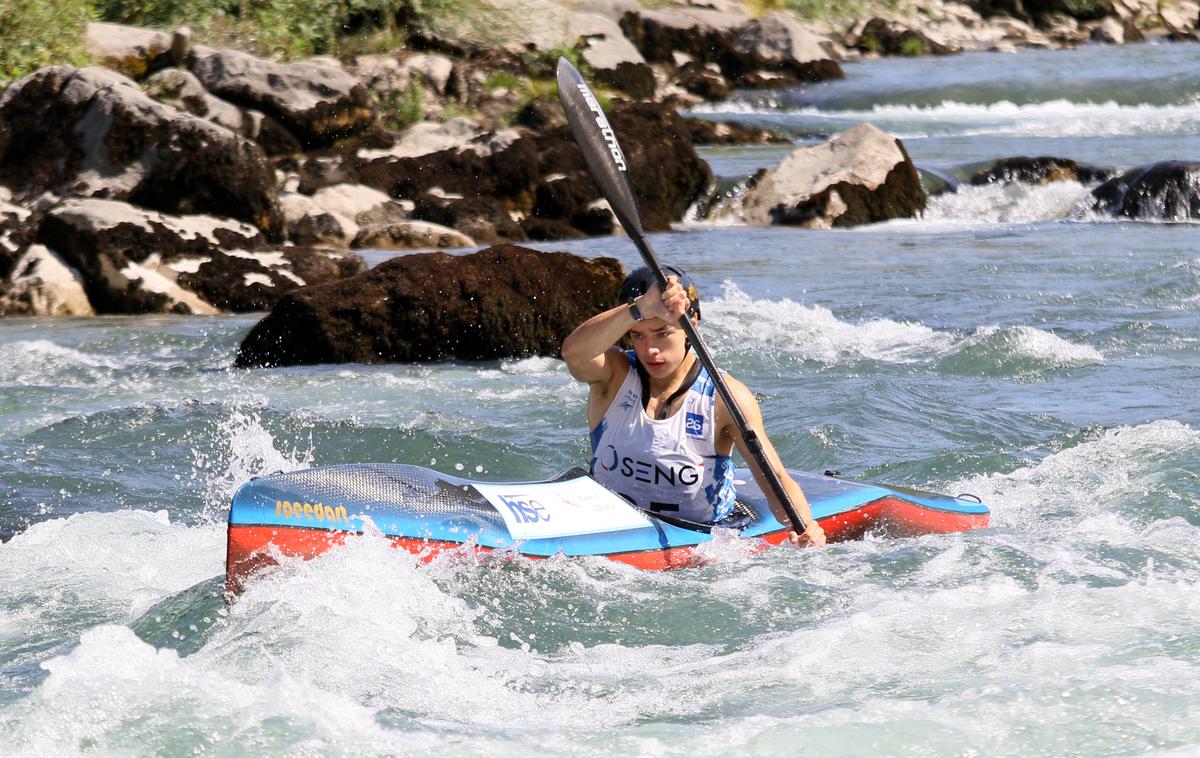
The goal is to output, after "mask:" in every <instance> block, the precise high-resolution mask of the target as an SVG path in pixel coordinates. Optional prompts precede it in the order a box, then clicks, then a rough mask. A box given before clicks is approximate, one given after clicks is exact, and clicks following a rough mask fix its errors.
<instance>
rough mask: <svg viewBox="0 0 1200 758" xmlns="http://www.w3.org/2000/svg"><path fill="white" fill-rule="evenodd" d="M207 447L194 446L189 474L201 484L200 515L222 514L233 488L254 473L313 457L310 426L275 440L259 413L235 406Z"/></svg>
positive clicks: (303, 463) (298, 465) (290, 467)
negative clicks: (303, 432) (296, 434)
mask: <svg viewBox="0 0 1200 758" xmlns="http://www.w3.org/2000/svg"><path fill="white" fill-rule="evenodd" d="M209 443H210V444H209V446H208V447H206V448H203V449H202V448H199V447H193V448H192V449H191V453H192V475H191V478H192V479H193V480H196V481H198V482H199V484H200V488H201V490H202V491H203V497H204V509H203V515H204V517H205V518H207V519H209V520H213V521H215V520H219V519H221V518H224V516H225V512H226V509H227V508H228V506H229V500H230V498H232V497H233V493H234V491H235V490H236V489H237V488H238V487H239V486H241V485H242V484H244V483H245V482H248V481H250V479H251V478H253V477H255V476H261V475H263V474H271V473H275V472H277V471H295V470H297V469H302V468H307V467H309V466H311V465H312V464H313V461H314V459H315V445H314V442H313V439H312V433H311V430H310V432H309V433H308V435H307V437H306V438H300V439H293V440H291V443H290V445H289V444H288V443H284V442H277V441H276V439H275V435H274V434H272V433H271V432H270V431H268V430H267V428H266V427H264V426H263V424H262V420H261V419H260V417H259V414H258V413H256V412H252V411H245V410H242V409H240V408H235V409H234V410H233V411H232V412H231V413H230V415H229V417H228V418H226V419H224V420H223V421H221V422H220V423H219V424H218V425H217V429H216V433H215V434H214V435H213V438H212V439H210V440H209Z"/></svg>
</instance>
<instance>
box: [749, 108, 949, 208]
mask: <svg viewBox="0 0 1200 758" xmlns="http://www.w3.org/2000/svg"><path fill="white" fill-rule="evenodd" d="M925 198H926V196H925V190H924V188H923V187H922V186H921V179H920V176H919V175H918V174H917V169H916V167H915V166H914V165H913V162H912V160H911V159H910V158H909V157H908V153H907V151H905V149H904V145H903V144H901V142H900V140H898V139H896V138H895V137H892V136H891V135H889V134H887V133H885V132H882V131H880V130H879V129H876V128H875V127H874V126H871V125H870V124H859V125H858V126H856V127H854V128H852V129H849V130H848V131H846V132H844V133H842V134H841V135H839V136H838V137H836V138H834V139H833V140H830V141H829V142H824V143H821V144H819V145H813V146H811V147H801V148H797V149H796V150H795V151H794V152H792V154H791V155H789V156H788V157H787V158H785V159H784V161H783V162H782V163H781V164H779V167H778V168H776V169H775V170H773V171H766V172H764V173H762V174H760V175H759V177H758V178H757V181H756V182H755V184H754V186H753V187H752V188H750V189H749V190H748V191H747V194H746V198H745V205H744V211H743V212H744V214H745V221H746V223H749V224H787V225H793V226H806V227H810V228H815V229H828V228H830V227H848V226H856V225H858V224H867V223H871V222H874V221H885V220H887V219H891V218H908V217H912V216H915V215H916V214H917V213H919V212H920V211H922V210H923V209H924V208H925Z"/></svg>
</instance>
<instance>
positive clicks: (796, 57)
mask: <svg viewBox="0 0 1200 758" xmlns="http://www.w3.org/2000/svg"><path fill="white" fill-rule="evenodd" d="M827 42H828V40H826V39H825V38H823V37H821V36H819V35H817V34H814V33H813V32H811V31H809V30H808V29H807V28H805V27H804V26H801V25H800V23H799V22H797V21H796V20H795V19H794V18H792V17H791V16H788V15H786V14H783V13H780V12H778V11H774V12H772V13H768V14H767V15H766V16H763V17H762V18H760V19H756V20H755V21H752V22H750V23H749V24H747V25H746V26H744V27H742V29H741V31H739V32H738V35H737V37H736V38H735V39H734V47H735V49H737V50H738V51H739V52H740V53H742V54H743V55H744V56H745V60H746V61H747V62H748V63H749V64H750V65H751V66H753V67H754V68H755V69H767V70H769V71H774V72H778V71H786V72H788V73H790V74H791V75H792V76H793V77H794V78H795V79H798V80H800V81H821V80H824V79H839V78H841V77H842V67H841V66H840V65H838V63H837V61H835V60H833V58H832V57H831V56H830V55H829V53H828V52H827V51H826V49H825V43H827Z"/></svg>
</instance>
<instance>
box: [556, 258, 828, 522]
mask: <svg viewBox="0 0 1200 758" xmlns="http://www.w3.org/2000/svg"><path fill="white" fill-rule="evenodd" d="M664 272H665V273H666V274H667V275H668V276H667V283H668V286H667V289H666V291H665V292H663V291H661V289H660V287H659V286H658V283H657V282H656V281H655V277H654V274H653V272H652V271H651V270H650V269H649V268H645V267H643V268H640V269H638V270H637V271H634V272H633V273H632V274H630V275H629V277H628V278H627V279H626V280H625V283H624V284H622V285H621V290H620V292H619V294H618V299H619V300H620V301H621V303H622V304H621V305H618V306H617V307H615V308H611V309H609V310H607V311H604V312H603V313H600V314H597V315H595V316H593V317H592V318H590V319H588V320H587V321H585V322H584V323H583V324H580V325H579V326H578V327H577V328H576V329H575V331H573V332H572V333H571V334H570V336H568V337H567V339H566V340H565V341H564V342H563V346H562V355H563V359H564V360H565V361H566V363H567V368H568V369H569V370H570V371H571V375H572V376H574V377H575V378H576V379H578V380H579V381H581V382H587V384H588V387H589V393H588V426H589V428H590V429H591V442H592V465H591V469H592V475H593V476H594V477H595V478H596V479H597V480H598V481H599V482H600V483H601V484H603V485H605V486H606V487H608V488H609V489H611V490H613V491H614V492H617V493H618V494H620V495H621V496H622V497H624V498H625V499H626V500H628V501H630V502H631V503H633V504H634V505H637V506H638V507H640V508H643V509H646V510H650V511H656V512H663V513H665V514H667V515H671V516H678V517H680V518H684V519H687V520H689V521H698V522H703V523H705V524H720V522H721V521H722V520H724V519H726V518H729V517H730V515H731V514H732V513H733V506H734V498H735V494H734V486H733V459H732V458H731V455H732V453H733V448H734V446H735V445H736V446H737V448H738V451H739V452H741V453H742V455H743V457H745V458H746V459H747V460H750V455H749V451H748V450H747V448H746V446H745V442H744V441H743V440H742V437H741V434H740V433H739V432H738V430H737V426H736V424H734V421H733V416H732V414H730V413H729V411H728V410H727V409H726V407H725V403H724V401H723V400H722V399H721V398H720V396H719V395H717V393H716V389H715V386H714V384H713V382H712V380H711V379H710V378H709V376H708V372H707V371H706V370H705V369H704V368H703V367H702V366H701V364H700V361H699V359H698V358H697V357H696V356H695V354H694V353H693V352H692V350H691V346H690V345H689V344H688V339H687V334H686V333H685V332H684V331H683V329H681V328H680V327H679V325H678V324H679V318H680V317H681V316H682V315H683V314H684V313H687V314H688V316H689V318H691V319H692V323H697V322H699V320H700V296H699V294H698V293H697V291H696V285H695V284H694V283H693V282H692V280H691V277H689V276H688V275H687V274H685V273H684V272H683V271H681V270H680V269H677V268H675V267H673V266H666V267H665V268H664ZM624 337H628V340H629V342H630V344H631V345H632V347H633V349H632V350H622V349H620V348H619V347H617V346H616V345H617V342H618V341H620V340H621V339H622V338H624ZM724 376H725V382H726V384H727V385H728V387H729V391H730V393H731V394H732V395H733V397H734V399H735V400H736V401H737V404H738V406H739V407H740V408H741V410H742V414H743V415H744V416H745V418H746V421H747V423H748V424H749V426H750V428H751V429H753V430H754V431H755V432H756V433H757V434H758V438H759V440H760V441H761V442H762V447H763V452H764V453H765V454H766V457H767V460H768V461H769V463H770V465H771V466H772V467H774V469H775V471H776V473H777V474H778V475H779V479H780V480H781V481H782V482H783V485H784V487H785V488H786V489H787V493H788V495H789V496H790V498H791V500H792V504H793V505H794V506H795V507H796V511H797V513H799V515H800V517H801V518H802V519H803V520H804V523H805V527H806V528H805V530H804V533H803V534H798V533H796V532H791V533H790V534H789V537H788V538H789V539H790V540H791V541H792V542H794V543H797V544H799V543H802V542H809V543H812V544H815V545H824V544H825V532H824V530H822V529H821V526H820V525H819V524H818V523H817V522H816V520H814V519H813V517H812V511H811V509H810V508H809V505H808V500H807V498H805V497H804V492H803V491H802V490H801V489H800V486H799V485H798V484H796V482H795V481H793V480H792V478H791V476H789V475H788V473H787V470H786V469H785V468H784V466H783V463H782V462H781V461H780V460H779V455H778V454H777V453H776V452H775V447H774V446H773V445H772V444H771V441H770V440H769V439H768V438H767V435H766V432H765V431H764V430H763V423H762V412H761V411H760V410H759V407H758V401H757V400H756V399H755V398H754V395H753V394H752V393H751V392H750V390H748V389H746V385H744V384H742V383H741V382H739V381H738V380H736V379H734V378H733V377H731V376H729V375H728V374H725V375H724ZM754 476H755V479H756V480H757V481H758V484H759V486H760V487H761V488H762V490H763V492H765V493H770V492H771V488H770V486H768V484H767V482H766V480H765V479H764V478H763V477H762V475H761V474H760V473H759V472H758V471H754ZM768 497H771V501H772V502H771V506H772V511H773V512H774V513H775V515H776V518H778V519H779V522H780V523H782V524H786V523H788V518H787V516H786V515H785V513H784V510H783V507H782V506H781V505H780V504H779V503H777V502H775V498H774V497H773V496H771V495H769V494H768Z"/></svg>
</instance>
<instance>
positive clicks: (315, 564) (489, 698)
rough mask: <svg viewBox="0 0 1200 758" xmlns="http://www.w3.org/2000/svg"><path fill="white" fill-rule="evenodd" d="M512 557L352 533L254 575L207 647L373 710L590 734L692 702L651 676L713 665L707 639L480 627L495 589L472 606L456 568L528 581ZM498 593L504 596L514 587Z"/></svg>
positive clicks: (211, 654)
mask: <svg viewBox="0 0 1200 758" xmlns="http://www.w3.org/2000/svg"><path fill="white" fill-rule="evenodd" d="M480 561H483V562H484V563H490V564H491V566H490V567H482V568H481V564H480ZM518 561H520V562H521V563H522V564H524V563H527V562H524V561H521V559H518ZM497 562H498V563H497ZM503 562H504V559H503V557H499V558H497V557H492V558H486V557H485V558H482V559H477V558H473V557H470V556H463V557H461V558H459V559H458V560H457V561H456V560H455V559H454V558H453V557H450V558H447V559H442V560H440V561H439V562H437V563H435V564H434V565H432V566H422V565H419V564H418V562H417V559H416V558H415V557H414V556H412V555H410V554H408V553H406V552H404V551H400V550H395V549H393V548H391V547H390V546H389V545H388V544H387V542H386V541H385V540H384V539H381V538H372V537H364V538H360V539H355V540H351V541H350V543H349V544H347V545H346V546H345V547H344V548H341V549H338V550H335V551H331V552H330V553H328V554H326V555H325V556H322V557H321V558H319V559H317V560H314V561H310V562H289V563H287V564H286V565H284V566H282V567H280V568H279V569H277V570H275V571H274V572H272V573H271V574H269V575H266V576H262V577H259V578H258V579H257V580H256V581H253V582H252V583H251V584H250V586H249V587H248V589H247V591H246V593H245V594H244V595H243V596H242V598H241V599H239V601H238V602H237V604H236V605H234V606H233V608H232V609H231V611H230V617H229V624H228V627H227V628H226V629H225V630H223V631H222V632H220V633H218V634H217V635H216V636H215V637H214V638H213V639H212V640H211V641H210V643H209V644H208V645H207V646H206V647H205V648H204V650H202V651H201V652H200V653H197V657H200V658H202V659H204V660H205V661H206V662H211V664H212V665H213V666H218V667H220V668H221V669H223V670H225V671H227V673H228V675H229V676H230V677H233V678H235V679H237V680H238V681H241V682H243V683H245V684H251V683H253V682H255V681H259V680H261V679H263V678H264V677H267V676H268V675H269V674H270V672H271V671H273V670H276V669H283V670H286V671H287V672H288V673H289V675H290V676H292V677H293V678H295V679H298V680H302V681H306V682H309V683H310V684H312V685H313V686H315V687H318V688H319V689H321V690H323V691H328V692H335V693H340V694H343V695H348V696H349V697H351V698H352V699H353V700H354V701H356V702H359V703H362V704H364V705H369V706H370V707H372V708H377V709H383V710H388V709H391V710H396V711H401V712H404V713H407V714H411V715H413V716H414V717H415V718H418V719H419V720H421V721H422V722H433V723H448V724H457V725H461V726H464V727H470V728H488V729H505V730H514V731H517V732H523V731H526V730H540V729H545V728H552V729H554V730H556V731H557V730H563V729H566V730H589V731H590V730H596V729H604V728H605V727H606V726H612V725H618V724H625V723H631V722H634V721H636V720H637V719H639V718H643V717H647V716H654V715H669V714H672V713H680V712H685V711H686V708H685V706H684V705H683V704H682V703H681V702H680V700H679V699H674V700H668V701H664V700H663V699H662V698H661V697H660V692H659V691H658V690H657V688H656V687H655V686H654V683H653V681H652V679H653V677H647V676H646V674H648V673H653V672H656V671H662V670H672V669H675V668H677V667H680V666H686V665H689V664H692V663H695V662H697V661H702V660H703V659H704V658H705V657H707V655H708V651H709V647H708V646H703V645H686V646H679V647H660V646H651V647H649V648H641V647H627V646H623V645H620V644H600V645H596V646H593V647H586V646H584V645H581V644H578V643H572V644H569V645H567V646H566V647H565V648H560V649H555V650H548V651H539V649H538V648H539V645H540V644H541V643H539V641H538V640H537V639H526V640H518V639H516V637H515V636H513V635H510V636H509V637H508V638H506V639H504V640H501V639H498V638H495V637H491V636H488V635H486V634H483V633H481V632H479V631H477V629H476V625H477V621H478V620H479V619H481V618H482V617H483V616H485V615H486V614H488V613H489V609H488V604H487V602H482V603H481V602H479V601H480V600H486V598H473V602H470V603H469V602H468V601H467V599H466V598H463V597H459V596H458V595H457V594H453V593H451V592H447V591H446V589H443V586H445V585H449V586H451V587H453V586H454V584H455V581H456V580H455V575H456V573H457V572H462V571H466V572H468V573H470V574H473V575H477V574H478V572H480V571H498V572H500V574H501V576H503V575H505V574H512V580H511V581H512V582H513V583H514V584H516V585H517V587H515V588H514V589H518V590H520V589H521V586H522V585H525V584H527V582H528V581H529V578H528V574H529V571H528V570H523V569H520V568H518V569H517V570H515V571H508V570H506V569H505V568H504V565H503ZM561 563H566V562H565V561H561ZM535 570H539V571H540V570H543V569H541V568H540V567H539V568H538V569H535ZM545 570H549V571H550V572H557V571H559V568H558V567H556V566H549V567H547V568H546V569H545ZM578 570H579V567H578V566H572V567H568V568H566V569H565V572H566V573H565V574H564V577H566V578H568V579H569V578H570V576H571V575H572V574H573V572H576V571H578ZM631 571H632V570H631ZM495 600H496V601H497V602H504V595H503V592H501V593H500V594H499V595H498V596H496V598H495ZM502 642H503V643H507V644H504V645H502V644H501V643H502ZM350 664H352V665H350ZM680 675H681V676H682V672H681V673H680Z"/></svg>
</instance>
